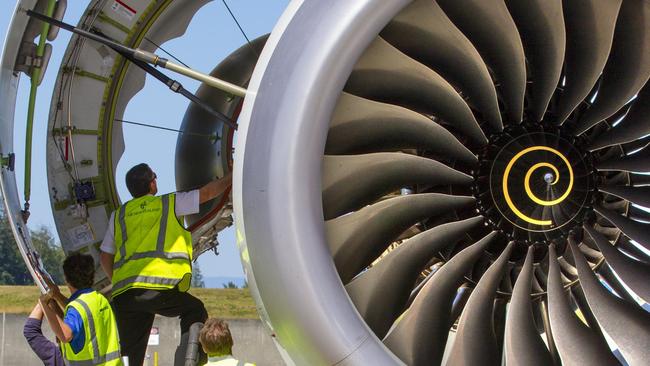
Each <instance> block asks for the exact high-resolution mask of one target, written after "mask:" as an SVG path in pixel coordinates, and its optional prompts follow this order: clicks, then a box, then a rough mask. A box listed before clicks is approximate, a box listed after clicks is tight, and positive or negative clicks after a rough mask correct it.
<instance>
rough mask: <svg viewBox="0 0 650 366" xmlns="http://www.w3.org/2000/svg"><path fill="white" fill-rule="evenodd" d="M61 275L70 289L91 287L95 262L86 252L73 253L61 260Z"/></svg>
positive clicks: (93, 279) (93, 280)
mask: <svg viewBox="0 0 650 366" xmlns="http://www.w3.org/2000/svg"><path fill="white" fill-rule="evenodd" d="M63 276H65V282H66V284H67V285H68V287H70V289H71V290H79V289H83V288H89V287H92V285H93V283H94V282H95V262H94V260H93V257H91V256H89V255H87V254H81V253H75V254H72V255H71V256H69V257H68V258H66V259H65V260H64V261H63Z"/></svg>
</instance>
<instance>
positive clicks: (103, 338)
mask: <svg viewBox="0 0 650 366" xmlns="http://www.w3.org/2000/svg"><path fill="white" fill-rule="evenodd" d="M70 308H74V309H75V310H77V312H78V313H79V315H80V316H81V319H82V320H83V325H84V328H83V332H84V335H85V338H84V339H85V341H86V343H85V344H84V346H83V348H82V349H81V350H80V351H79V352H78V353H74V351H73V350H72V347H71V346H70V343H65V342H61V353H62V354H63V359H64V360H65V363H66V365H69V366H94V365H106V366H121V365H122V364H123V363H122V359H121V358H120V337H119V335H118V333H117V324H116V323H115V316H114V315H113V310H112V309H111V305H110V304H109V303H108V300H106V298H105V297H104V296H103V295H101V294H100V293H98V292H96V291H93V292H88V293H85V294H81V295H80V296H79V297H77V298H76V299H74V300H72V301H71V302H70V303H69V304H68V305H67V306H66V307H65V312H66V314H67V313H68V309H70Z"/></svg>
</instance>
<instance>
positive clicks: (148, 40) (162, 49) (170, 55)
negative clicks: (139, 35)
mask: <svg viewBox="0 0 650 366" xmlns="http://www.w3.org/2000/svg"><path fill="white" fill-rule="evenodd" d="M144 40H145V41H147V42H149V43H151V44H152V45H154V46H156V47H158V49H160V50H161V51H163V52H164V53H166V54H167V55H168V56H169V57H171V58H173V59H174V60H176V61H178V62H179V63H180V64H182V65H183V66H185V67H187V68H189V69H191V67H189V66H187V64H186V63H185V62H183V61H181V60H179V59H178V58H176V56H174V55H172V54H171V53H169V52H167V50H165V49H164V48H162V46H160V45H159V44H157V43H156V42H154V41H152V40H150V39H149V38H147V37H144Z"/></svg>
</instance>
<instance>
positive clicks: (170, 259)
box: [113, 194, 192, 296]
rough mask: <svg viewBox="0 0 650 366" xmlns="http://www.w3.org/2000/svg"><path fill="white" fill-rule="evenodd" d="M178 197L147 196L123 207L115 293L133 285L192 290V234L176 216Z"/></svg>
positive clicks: (117, 223) (118, 228)
mask: <svg viewBox="0 0 650 366" xmlns="http://www.w3.org/2000/svg"><path fill="white" fill-rule="evenodd" d="M175 198H176V196H175V195H174V194H169V195H164V196H161V197H154V196H144V197H139V198H135V199H133V200H131V201H129V202H127V203H125V204H124V205H122V206H121V207H120V209H119V211H118V213H117V215H118V219H117V220H115V227H114V228H113V230H114V234H115V235H114V237H115V245H116V248H117V249H118V251H117V255H116V256H115V262H114V264H113V296H116V295H119V294H120V293H122V292H124V291H126V290H128V289H129V288H147V289H170V288H173V287H175V286H177V285H178V287H179V290H181V291H186V290H187V289H189V285H190V282H191V273H192V266H191V260H192V237H191V234H190V233H189V232H188V231H187V230H185V228H184V227H183V226H182V225H181V224H180V223H179V222H178V219H177V218H176V213H175Z"/></svg>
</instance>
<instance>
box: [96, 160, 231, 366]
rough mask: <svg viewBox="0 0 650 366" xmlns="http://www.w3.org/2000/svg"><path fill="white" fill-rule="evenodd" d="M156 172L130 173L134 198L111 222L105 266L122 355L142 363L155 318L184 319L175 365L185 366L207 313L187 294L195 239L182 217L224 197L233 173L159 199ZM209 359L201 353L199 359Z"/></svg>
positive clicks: (146, 169)
mask: <svg viewBox="0 0 650 366" xmlns="http://www.w3.org/2000/svg"><path fill="white" fill-rule="evenodd" d="M156 178H157V177H156V174H155V173H154V172H153V170H151V168H150V167H149V166H148V165H147V164H138V165H136V166H134V167H133V168H131V169H130V170H129V171H128V172H127V173H126V185H127V188H128V189H129V192H130V193H131V195H132V196H133V199H132V200H130V201H128V202H126V203H125V204H123V205H122V206H120V208H118V209H117V210H116V211H115V212H113V214H112V215H111V217H110V219H109V224H108V230H107V231H106V235H105V236H104V241H103V242H102V245H101V256H100V257H101V264H102V268H103V269H104V271H105V272H106V274H107V275H108V277H109V278H110V279H111V281H112V284H113V307H114V309H115V315H116V317H117V326H118V328H119V330H120V335H121V340H122V353H123V354H124V355H125V356H128V357H129V363H130V365H131V366H137V365H141V364H142V362H143V361H144V356H145V352H146V348H147V340H148V338H149V332H150V331H151V326H152V325H153V321H154V318H155V315H156V314H160V315H162V316H166V317H177V316H180V318H181V343H180V345H179V347H178V348H177V349H176V355H175V361H174V364H175V365H183V364H184V360H185V351H186V348H187V341H188V338H189V330H190V326H191V325H192V324H193V323H196V322H201V323H202V322H204V321H205V320H206V319H207V317H208V313H207V311H206V310H205V306H204V305H203V303H202V302H201V300H199V299H197V298H196V297H194V296H192V295H190V294H188V293H187V290H188V289H189V287H190V283H191V278H192V237H191V234H190V232H189V231H187V230H186V229H185V228H184V227H183V226H182V225H181V221H180V220H179V218H181V217H183V216H185V215H190V214H195V213H198V212H199V205H200V204H201V203H204V202H208V201H210V200H212V199H214V198H216V197H218V196H219V195H221V194H223V193H225V192H226V191H227V189H228V188H230V185H231V175H230V174H227V175H226V176H224V177H223V178H221V179H217V180H214V181H212V182H210V183H208V184H206V185H205V186H203V187H201V188H199V189H196V190H193V191H189V192H177V193H171V194H165V195H162V196H156V193H158V185H157V182H156ZM205 359H206V355H205V354H201V355H200V360H203V361H204V360H205Z"/></svg>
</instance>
